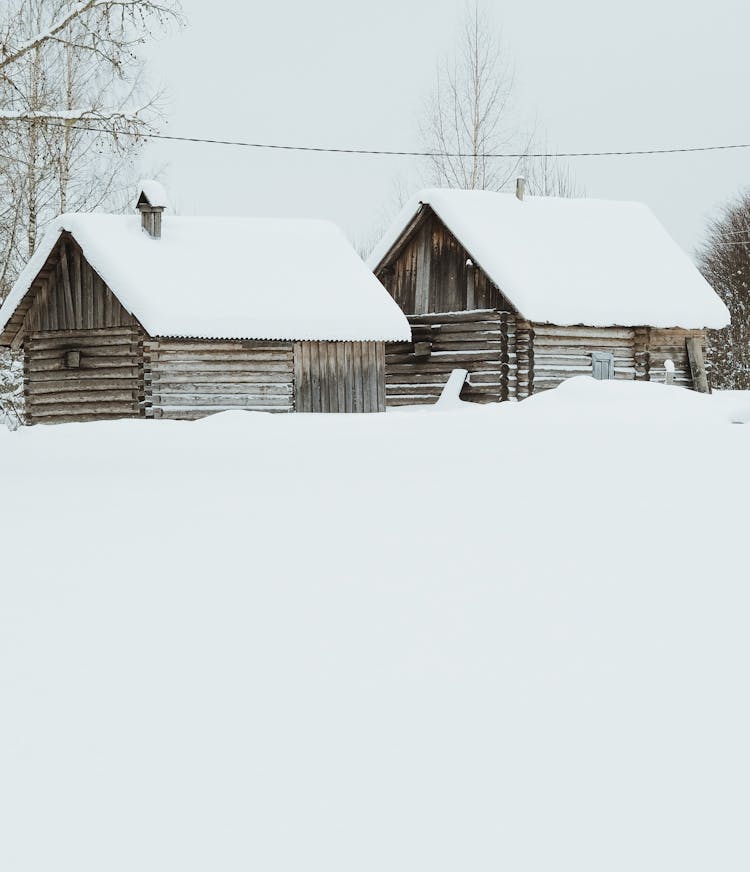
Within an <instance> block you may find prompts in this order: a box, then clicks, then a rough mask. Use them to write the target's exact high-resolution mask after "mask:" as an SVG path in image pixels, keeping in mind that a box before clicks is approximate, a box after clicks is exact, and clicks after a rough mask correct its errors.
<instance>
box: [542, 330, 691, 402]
mask: <svg viewBox="0 0 750 872" xmlns="http://www.w3.org/2000/svg"><path fill="white" fill-rule="evenodd" d="M688 338H699V339H701V341H702V344H703V348H704V355H705V331H702V330H682V329H679V328H670V329H656V328H650V327H635V328H633V327H584V326H577V327H555V326H550V325H548V324H535V325H533V392H534V393H537V392H539V391H543V390H547V389H549V388H554V387H557V385H559V384H560V382H562V381H564V380H565V379H566V378H571V377H572V376H576V375H591V372H592V369H591V362H592V361H591V357H592V353H593V352H596V351H600V352H610V353H611V354H612V355H613V356H614V362H615V378H616V379H621V380H633V379H635V380H638V381H655V382H662V383H663V382H664V381H665V377H666V370H665V367H664V363H665V361H666V360H667V358H671V360H672V361H673V362H674V365H675V379H674V384H676V385H679V386H680V387H685V388H692V387H693V377H692V374H691V371H690V364H689V361H688V354H687V346H686V340H687V339H688Z"/></svg>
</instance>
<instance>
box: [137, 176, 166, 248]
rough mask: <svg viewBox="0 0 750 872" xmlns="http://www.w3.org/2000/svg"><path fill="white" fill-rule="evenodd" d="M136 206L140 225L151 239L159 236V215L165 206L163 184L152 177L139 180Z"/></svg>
mask: <svg viewBox="0 0 750 872" xmlns="http://www.w3.org/2000/svg"><path fill="white" fill-rule="evenodd" d="M140 187H141V193H140V196H139V197H138V203H137V204H136V208H137V209H138V211H139V212H140V213H141V227H142V228H143V229H144V230H145V231H146V233H148V235H149V236H150V237H151V238H152V239H160V238H161V216H162V213H163V212H164V210H165V209H166V207H167V192H166V191H165V190H164V186H163V185H162V184H161V183H159V182H155V181H153V180H152V179H147V180H146V181H143V182H141V185H140Z"/></svg>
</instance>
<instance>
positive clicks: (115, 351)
mask: <svg viewBox="0 0 750 872" xmlns="http://www.w3.org/2000/svg"><path fill="white" fill-rule="evenodd" d="M142 341H143V340H142V334H141V331H140V330H139V329H138V328H136V327H119V328H114V327H111V328H108V329H94V330H78V331H60V330H55V331H45V332H35V333H32V334H31V335H30V336H27V338H26V342H25V343H24V393H25V399H26V414H27V418H28V422H29V423H30V424H56V423H64V422H70V421H95V420H107V419H113V418H132V417H138V416H140V415H141V414H142V410H143V399H144V384H143V359H142V354H143V345H142ZM69 352H79V353H80V359H78V355H76V354H73V355H71V356H70V357H67V355H68V353H69ZM71 361H74V362H75V363H78V366H77V367H75V368H70V366H69V364H70V362H71Z"/></svg>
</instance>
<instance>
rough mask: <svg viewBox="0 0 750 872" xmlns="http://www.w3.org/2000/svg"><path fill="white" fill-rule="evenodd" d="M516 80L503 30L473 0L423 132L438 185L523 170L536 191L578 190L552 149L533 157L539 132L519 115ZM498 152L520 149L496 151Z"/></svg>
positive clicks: (499, 179) (463, 184)
mask: <svg viewBox="0 0 750 872" xmlns="http://www.w3.org/2000/svg"><path fill="white" fill-rule="evenodd" d="M514 84H515V74H514V70H513V66H512V64H511V62H510V59H509V56H508V52H507V51H506V49H505V47H504V44H503V41H502V38H501V34H500V32H499V30H498V28H497V26H496V25H495V24H494V22H493V21H492V18H491V17H490V15H488V13H487V11H486V9H485V8H484V7H483V6H482V3H481V0H473V3H472V5H470V6H469V7H467V14H466V19H465V22H464V26H463V30H462V32H461V34H460V37H459V44H458V51H457V54H456V56H455V57H454V58H451V59H449V60H445V61H443V62H442V63H441V64H440V66H439V68H438V72H437V76H436V81H435V87H434V91H433V93H432V96H431V98H430V100H429V101H428V104H427V108H426V112H425V118H424V121H423V124H422V131H421V132H422V139H423V141H424V143H425V146H426V149H427V150H428V151H430V152H432V156H431V157H430V158H429V159H428V160H429V161H430V172H429V176H430V182H431V183H432V184H435V185H438V186H440V187H449V188H467V189H480V190H492V191H499V190H502V189H503V188H506V187H508V185H509V183H511V182H512V181H513V179H514V177H515V176H517V175H524V176H526V178H527V181H528V182H529V186H528V187H529V190H530V192H531V193H535V194H544V195H549V196H573V195H574V194H575V193H576V184H575V180H574V179H573V176H572V173H571V172H570V170H569V169H568V167H567V166H566V165H565V164H563V163H562V162H561V161H560V160H558V159H556V158H554V157H552V156H549V157H545V158H534V157H532V155H531V151H532V143H533V142H534V140H535V138H536V137H535V135H534V133H533V131H529V130H528V129H526V128H525V127H524V125H523V124H522V122H521V120H520V118H519V114H518V112H517V109H516V106H515V105H514V102H515V101H514ZM541 151H544V152H546V151H547V148H546V147H545V148H543V149H541ZM493 154H515V155H519V156H518V157H507V158H503V157H488V155H493Z"/></svg>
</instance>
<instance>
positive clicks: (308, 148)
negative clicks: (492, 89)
mask: <svg viewBox="0 0 750 872" xmlns="http://www.w3.org/2000/svg"><path fill="white" fill-rule="evenodd" d="M56 126H60V127H69V128H70V127H74V128H75V129H76V130H85V131H89V132H90V133H108V134H110V135H111V136H131V137H133V138H135V139H146V140H148V139H157V140H167V141H169V142H195V143H202V144H205V145H229V146H235V147H238V148H255V149H268V150H274V151H302V152H315V153H318V154H360V155H385V156H390V157H450V158H516V159H521V158H545V157H546V158H558V157H565V158H569V157H625V156H631V155H655V154H691V153H695V152H705V151H730V150H736V149H744V148H750V142H744V143H734V144H732V145H696V146H686V147H681V148H641V149H633V150H629V151H627V150H620V151H556V152H489V153H482V154H473V153H469V152H453V153H451V152H439V151H396V150H389V149H376V148H326V147H324V146H315V145H282V144H279V143H270V142H246V141H243V140H236V139H207V138H202V137H199V136H173V135H171V134H168V133H137V132H134V131H113V130H107V129H106V128H104V127H93V126H91V125H88V124H85V125H84V124H77V123H75V122H66V123H65V124H60V125H56Z"/></svg>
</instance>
